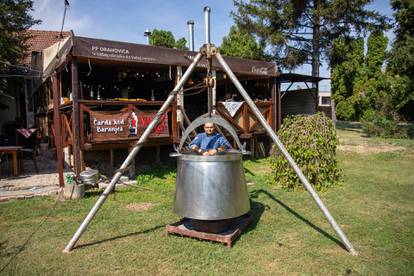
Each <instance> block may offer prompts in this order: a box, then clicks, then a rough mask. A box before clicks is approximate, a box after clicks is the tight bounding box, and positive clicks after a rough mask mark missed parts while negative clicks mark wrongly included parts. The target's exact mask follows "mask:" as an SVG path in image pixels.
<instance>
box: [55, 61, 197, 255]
mask: <svg viewBox="0 0 414 276" xmlns="http://www.w3.org/2000/svg"><path fill="white" fill-rule="evenodd" d="M201 58H202V54H201V53H198V54H197V55H196V57H195V58H194V61H193V63H191V65H190V66H189V67H188V69H187V71H186V72H185V74H184V75H183V77H182V78H181V80H180V81H179V82H178V83H177V85H176V86H175V88H174V90H173V91H171V93H170V94H169V95H168V98H167V100H166V101H165V102H164V104H163V105H162V106H161V108H160V110H159V111H158V113H157V114H156V115H155V117H154V119H153V121H152V122H151V123H150V124H149V125H148V127H147V128H146V129H145V131H144V133H143V134H142V136H141V138H139V140H138V142H137V143H136V144H135V146H134V148H133V149H132V150H131V152H130V153H129V154H128V156H127V158H126V159H125V161H124V162H123V163H122V165H121V167H120V168H119V170H118V171H117V172H116V173H115V175H114V176H113V177H112V180H111V182H110V183H109V185H108V187H106V189H105V191H104V192H103V193H102V195H101V196H100V197H99V199H98V201H97V202H96V203H95V205H94V206H93V207H92V209H91V210H90V211H89V213H88V215H87V216H86V218H85V219H84V221H83V222H82V224H81V225H80V226H79V228H78V230H76V232H75V234H74V235H73V237H72V239H71V240H70V241H69V243H68V244H67V245H66V247H65V249H64V250H63V252H65V253H68V252H69V251H71V250H72V248H73V247H74V246H75V244H76V242H77V241H78V240H79V238H80V236H81V235H82V233H83V232H84V231H85V230H86V228H87V227H88V225H89V223H90V222H91V221H92V219H93V218H94V216H95V215H96V213H97V212H98V210H99V209H100V208H101V206H102V205H103V204H104V202H105V200H106V198H107V197H108V195H109V194H110V192H111V191H112V189H113V188H114V186H115V184H116V183H117V182H118V180H119V178H120V177H121V175H122V171H123V170H125V169H126V168H127V167H128V166H129V164H130V163H131V161H132V160H133V158H135V155H137V153H138V152H139V150H140V149H141V147H142V145H143V144H144V143H145V141H146V140H147V139H148V137H149V136H150V134H151V132H152V130H153V129H154V127H155V126H156V125H157V124H158V122H159V120H160V118H161V116H162V115H163V114H164V113H165V112H166V111H167V109H168V107H169V106H170V104H171V103H172V101H173V100H174V97H175V95H176V94H177V93H178V91H179V90H180V89H181V87H183V85H184V84H185V83H186V82H187V80H188V78H189V77H190V75H191V73H192V72H193V71H194V68H195V67H196V66H197V63H198V62H199V61H200V60H201Z"/></svg>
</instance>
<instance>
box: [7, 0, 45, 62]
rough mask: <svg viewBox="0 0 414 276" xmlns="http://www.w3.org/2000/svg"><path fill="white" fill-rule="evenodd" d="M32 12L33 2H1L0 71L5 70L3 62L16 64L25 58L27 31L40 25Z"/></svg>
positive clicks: (13, 0) (24, 0) (20, 0)
mask: <svg viewBox="0 0 414 276" xmlns="http://www.w3.org/2000/svg"><path fill="white" fill-rule="evenodd" d="M31 10H33V2H32V1H31V0H2V1H0V49H1V51H0V61H1V62H2V63H1V64H0V69H4V66H5V64H4V63H3V62H8V63H11V64H16V63H18V62H19V61H20V60H21V59H22V58H23V56H24V54H25V51H26V50H27V45H26V40H27V39H28V38H29V35H28V33H27V32H26V30H28V29H29V28H30V27H32V26H33V25H35V24H39V23H40V20H35V19H33V17H32V16H31V15H29V12H30V11H31Z"/></svg>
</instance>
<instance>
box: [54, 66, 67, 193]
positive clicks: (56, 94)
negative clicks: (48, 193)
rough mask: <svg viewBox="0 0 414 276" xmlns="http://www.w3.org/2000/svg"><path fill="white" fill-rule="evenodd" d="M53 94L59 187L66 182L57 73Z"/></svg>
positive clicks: (55, 74)
mask: <svg viewBox="0 0 414 276" xmlns="http://www.w3.org/2000/svg"><path fill="white" fill-rule="evenodd" d="M52 82H53V86H52V92H53V128H54V130H55V137H54V139H55V147H56V159H57V164H58V175H59V186H60V187H63V186H65V181H64V179H63V148H62V132H61V123H60V122H61V120H60V116H59V115H60V111H59V103H60V95H59V91H58V90H59V87H60V78H59V77H58V76H57V73H56V72H55V73H54V74H53V75H52Z"/></svg>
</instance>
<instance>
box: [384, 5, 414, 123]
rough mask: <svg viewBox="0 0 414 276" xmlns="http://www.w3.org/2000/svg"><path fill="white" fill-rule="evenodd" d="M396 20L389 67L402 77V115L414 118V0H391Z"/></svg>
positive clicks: (409, 118)
mask: <svg viewBox="0 0 414 276" xmlns="http://www.w3.org/2000/svg"><path fill="white" fill-rule="evenodd" d="M391 5H392V8H393V10H394V12H395V13H394V16H395V21H396V39H395V41H394V43H393V47H392V50H391V54H390V60H389V64H388V67H387V70H389V72H390V73H392V74H394V75H395V76H397V77H398V78H401V79H402V83H404V86H405V88H403V87H400V89H401V90H400V91H398V95H396V97H397V98H399V99H400V102H399V105H398V107H399V108H400V115H402V116H403V117H404V118H406V119H408V120H414V54H413V53H414V2H413V1H412V0H393V1H391Z"/></svg>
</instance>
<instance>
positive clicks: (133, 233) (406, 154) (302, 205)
mask: <svg viewBox="0 0 414 276" xmlns="http://www.w3.org/2000/svg"><path fill="white" fill-rule="evenodd" d="M339 135H340V137H341V143H342V145H341V146H355V145H359V144H360V143H363V144H364V146H366V147H372V148H375V147H382V146H384V145H388V147H387V150H380V151H372V150H367V151H364V150H362V151H357V152H355V151H352V147H348V148H345V149H343V150H339V151H338V158H339V164H340V166H341V168H342V170H343V174H344V184H343V185H342V186H336V187H333V188H332V189H330V190H329V191H327V192H325V193H323V194H321V197H322V199H323V200H324V202H325V203H326V204H327V206H328V208H329V209H330V211H331V212H332V214H333V216H334V217H335V219H336V220H337V222H338V223H339V224H340V225H341V226H342V227H343V229H344V231H345V232H346V234H347V235H348V238H349V239H350V240H351V242H352V243H353V245H354V246H355V247H356V249H357V250H358V251H359V253H360V254H359V256H356V257H355V256H351V255H350V254H348V252H347V251H345V250H344V249H343V248H342V247H341V246H340V242H339V241H338V238H337V237H336V235H335V233H334V231H333V230H332V229H331V228H330V226H329V224H328V223H327V222H326V220H325V219H324V217H323V216H322V214H321V212H320V211H319V209H318V208H317V207H316V205H315V204H314V202H313V201H312V200H311V198H310V196H309V195H308V194H307V193H306V192H288V191H284V190H282V189H280V188H279V187H275V186H272V185H270V184H269V183H268V181H267V179H268V178H269V175H270V170H269V162H268V160H266V159H262V160H255V161H246V162H245V167H246V168H247V169H248V171H250V173H247V174H246V177H247V179H248V182H249V186H248V188H249V191H250V196H251V201H252V213H253V214H254V217H255V222H254V223H253V225H252V226H251V227H250V228H248V230H247V231H246V233H244V234H243V235H242V236H241V237H240V238H239V239H238V240H237V242H236V243H235V245H234V246H233V248H231V249H230V248H227V247H226V246H224V245H221V244H216V243H211V242H205V241H198V240H195V239H189V238H184V237H179V236H168V235H167V234H166V233H165V228H164V227H165V224H168V223H171V222H175V221H177V220H178V219H179V217H178V216H176V215H175V214H174V213H173V212H172V203H173V202H172V201H173V193H174V181H175V170H174V168H173V167H165V168H158V169H157V170H153V171H151V172H149V173H148V174H147V175H145V176H143V177H141V179H142V180H144V181H145V183H144V184H140V186H141V187H142V188H141V189H139V190H137V189H135V188H127V189H123V190H120V191H119V192H117V193H116V196H112V195H111V196H110V197H109V198H108V200H107V202H106V203H105V204H104V206H103V208H102V209H101V210H100V212H99V213H98V215H97V216H96V217H95V219H94V220H93V221H92V223H91V225H90V226H89V228H88V230H87V231H86V232H85V233H84V235H83V236H82V237H81V239H80V240H79V242H78V244H77V247H76V248H75V249H74V250H73V251H72V252H71V253H70V254H64V253H62V249H63V248H64V247H65V245H66V243H67V242H68V241H69V239H70V238H71V236H72V235H73V233H74V232H75V230H76V229H77V227H78V226H79V224H80V223H81V222H82V220H83V218H84V216H85V215H86V214H87V212H88V211H89V209H90V208H91V207H92V205H93V204H94V203H95V201H96V199H97V194H96V193H88V195H87V197H86V198H84V199H82V200H80V201H56V200H55V199H54V198H51V197H45V198H37V199H31V200H24V201H10V202H3V203H0V217H1V221H0V233H1V235H0V243H1V244H0V269H1V272H0V274H4V275H7V274H8V275H11V274H12V275H15V274H18V275H19V274H24V275H27V274H40V275H47V274H64V275H68V274H69V275H75V274H76V275H84V274H106V275H112V274H127V275H131V274H195V275H197V274H232V275H233V274H243V275H246V274H247V275H251V274H319V275H322V274H382V275H413V274H414V202H413V198H414V143H413V141H412V140H398V141H395V140H392V139H391V140H387V139H370V138H365V137H363V136H362V135H361V133H360V132H358V131H354V130H340V131H339ZM393 147H394V148H393Z"/></svg>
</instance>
